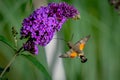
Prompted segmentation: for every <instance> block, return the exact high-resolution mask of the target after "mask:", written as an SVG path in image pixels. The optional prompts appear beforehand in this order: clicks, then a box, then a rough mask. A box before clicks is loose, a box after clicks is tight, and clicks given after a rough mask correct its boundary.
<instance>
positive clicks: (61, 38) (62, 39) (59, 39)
mask: <svg viewBox="0 0 120 80" xmlns="http://www.w3.org/2000/svg"><path fill="white" fill-rule="evenodd" d="M53 39H58V40H63V41H65V42H66V43H67V42H68V41H66V40H65V39H62V38H53Z"/></svg>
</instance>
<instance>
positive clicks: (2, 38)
mask: <svg viewBox="0 0 120 80" xmlns="http://www.w3.org/2000/svg"><path fill="white" fill-rule="evenodd" d="M0 41H1V42H3V43H5V44H6V45H8V46H9V47H11V48H12V49H13V50H15V51H16V48H15V47H14V46H12V44H11V42H9V41H8V40H7V39H6V38H5V37H3V36H1V35H0Z"/></svg>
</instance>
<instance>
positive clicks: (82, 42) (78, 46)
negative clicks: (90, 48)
mask: <svg viewBox="0 0 120 80" xmlns="http://www.w3.org/2000/svg"><path fill="white" fill-rule="evenodd" d="M89 38H90V35H88V36H86V37H84V38H82V39H81V40H80V41H78V42H76V44H75V49H77V50H78V51H79V52H81V51H82V50H83V49H84V47H85V44H86V43H87V41H88V40H89ZM79 52H78V53H79Z"/></svg>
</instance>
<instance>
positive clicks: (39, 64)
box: [22, 54, 51, 80]
mask: <svg viewBox="0 0 120 80" xmlns="http://www.w3.org/2000/svg"><path fill="white" fill-rule="evenodd" d="M22 55H23V56H24V57H25V58H27V59H28V60H29V61H31V62H32V63H33V64H34V65H35V66H36V67H37V68H38V69H39V70H40V71H42V72H43V73H44V75H45V76H46V77H48V79H49V80H51V76H50V75H49V73H48V72H47V70H46V69H45V67H44V66H43V65H42V64H41V63H40V62H39V61H38V60H37V59H36V58H35V57H34V56H32V55H27V54H22Z"/></svg>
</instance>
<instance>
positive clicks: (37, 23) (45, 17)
mask: <svg viewBox="0 0 120 80" xmlns="http://www.w3.org/2000/svg"><path fill="white" fill-rule="evenodd" d="M78 16H79V12H78V10H77V9H76V8H74V7H73V6H71V5H69V4H67V3H65V2H61V3H50V4H48V5H47V6H42V7H40V8H38V9H36V10H35V11H33V13H32V14H30V16H29V17H27V18H25V19H24V20H23V23H22V28H21V32H20V33H21V39H25V38H27V39H28V41H27V42H26V43H24V44H23V48H24V50H25V51H29V52H31V53H32V54H38V47H37V46H38V45H40V46H46V45H47V44H48V43H49V42H50V41H51V40H52V38H53V35H54V34H55V32H57V31H60V30H61V28H62V25H63V24H64V23H65V22H66V20H67V19H69V18H75V17H78Z"/></svg>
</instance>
